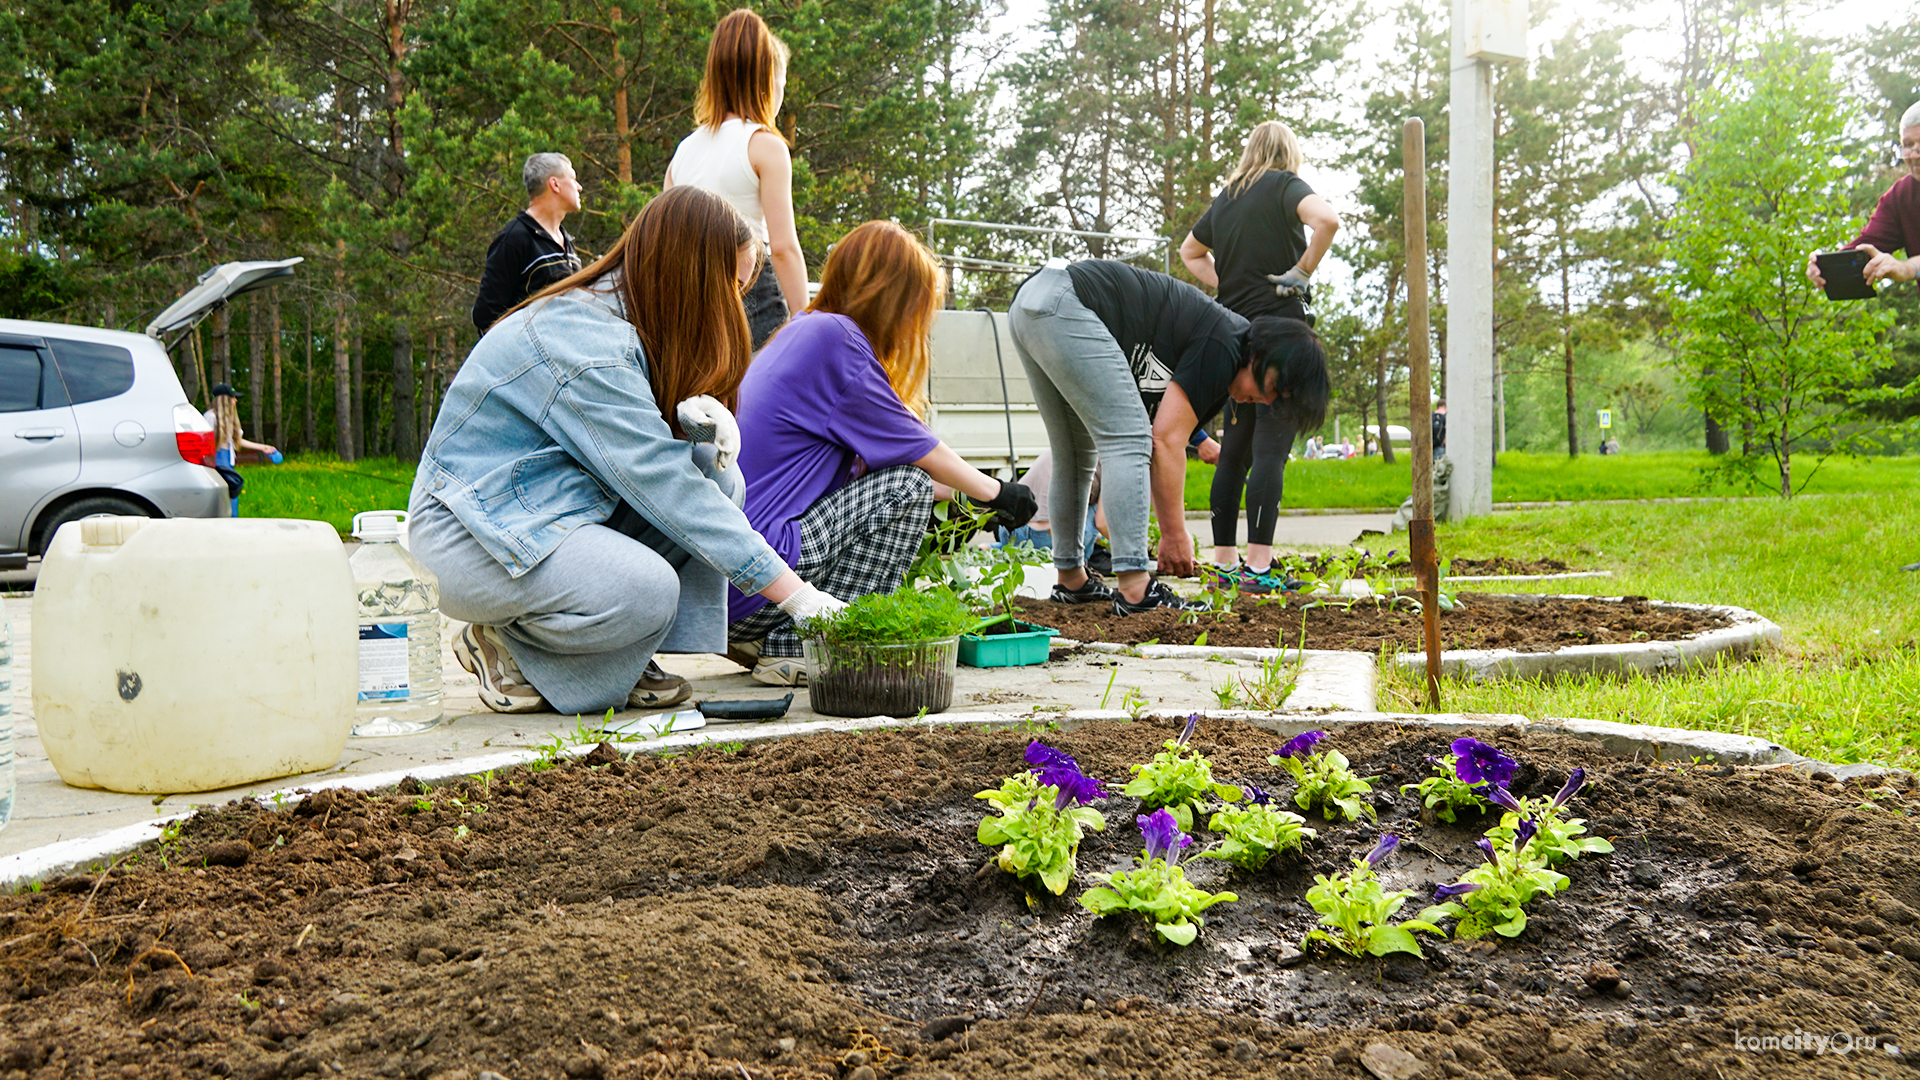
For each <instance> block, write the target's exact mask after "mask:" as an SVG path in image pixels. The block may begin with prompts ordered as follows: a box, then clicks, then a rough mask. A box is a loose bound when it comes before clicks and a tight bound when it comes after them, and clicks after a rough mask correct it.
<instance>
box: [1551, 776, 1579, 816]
mask: <svg viewBox="0 0 1920 1080" xmlns="http://www.w3.org/2000/svg"><path fill="white" fill-rule="evenodd" d="M1586 782H1587V770H1585V769H1575V770H1573V775H1572V776H1569V777H1567V782H1566V785H1565V786H1564V787H1562V788H1561V789H1560V794H1558V795H1555V796H1554V797H1553V808H1554V809H1555V810H1558V809H1560V808H1561V807H1562V806H1564V805H1566V802H1567V800H1568V799H1571V798H1573V796H1574V795H1575V793H1577V792H1578V791H1579V790H1580V789H1581V788H1582V787H1583V786H1585V785H1586Z"/></svg>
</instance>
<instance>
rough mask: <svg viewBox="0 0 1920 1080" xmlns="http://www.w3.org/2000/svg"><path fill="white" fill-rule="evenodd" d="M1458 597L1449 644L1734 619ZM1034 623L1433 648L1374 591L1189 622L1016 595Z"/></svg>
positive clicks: (1565, 637) (1560, 640)
mask: <svg viewBox="0 0 1920 1080" xmlns="http://www.w3.org/2000/svg"><path fill="white" fill-rule="evenodd" d="M1456 599H1457V600H1458V606H1457V607H1455V609H1454V610H1452V611H1446V612H1442V613H1441V615H1440V647H1441V648H1442V649H1448V650H1451V649H1512V650H1514V651H1516V652H1553V651H1555V650H1557V649H1563V648H1566V647H1567V646H1569V645H1605V644H1614V643H1620V642H1634V641H1674V640H1678V639H1680V638H1684V637H1688V636H1690V635H1692V634H1697V633H1700V632H1701V631H1704V630H1716V629H1719V628H1720V627H1723V626H1729V625H1731V620H1729V619H1728V618H1727V617H1726V616H1724V615H1721V614H1719V613H1717V612H1713V611H1706V610H1701V609H1698V608H1687V607H1667V606H1664V605H1655V604H1653V603H1650V602H1649V601H1648V600H1647V598H1646V597H1644V596H1628V597H1621V598H1620V599H1617V600H1593V599H1572V598H1566V599H1563V598H1559V597H1551V598H1542V599H1526V600H1515V599H1511V598H1508V597H1500V596H1488V595H1485V594H1480V593H1462V594H1460V595H1459V596H1458V597H1457V598H1456ZM1015 602H1016V603H1018V604H1019V605H1020V606H1021V608H1022V609H1023V611H1024V612H1025V614H1024V615H1023V616H1022V618H1025V619H1026V620H1028V621H1029V622H1034V623H1038V624H1040V625H1042V626H1051V627H1053V628H1054V629H1055V630H1058V631H1060V636H1061V637H1065V638H1071V639H1072V640H1075V641H1112V642H1118V643H1120V644H1123V645H1141V644H1145V643H1146V642H1149V641H1157V642H1159V643H1160V644H1162V645H1191V644H1193V643H1194V642H1195V641H1196V640H1197V639H1198V638H1199V637H1200V635H1201V634H1206V635H1207V641H1206V643H1207V644H1208V645H1245V646H1252V647H1255V648H1269V649H1271V648H1274V647H1275V646H1276V645H1285V646H1286V647H1287V648H1290V649H1291V648H1296V647H1299V646H1300V645H1301V632H1302V628H1303V627H1304V629H1305V633H1306V643H1305V647H1306V648H1309V649H1350V650H1357V651H1361V652H1370V653H1377V652H1379V651H1380V650H1381V649H1383V648H1388V647H1391V648H1392V649H1393V650H1394V651H1396V652H1417V651H1420V650H1422V649H1425V648H1426V645H1425V640H1426V639H1425V637H1424V634H1425V630H1424V623H1423V622H1422V620H1421V617H1420V615H1419V614H1418V613H1417V612H1413V611H1404V610H1394V609H1391V608H1389V607H1387V606H1386V604H1385V603H1384V602H1383V603H1378V604H1376V603H1375V602H1374V601H1373V600H1371V599H1364V600H1360V601H1359V602H1357V603H1355V604H1353V605H1352V606H1351V607H1348V608H1344V609H1343V608H1341V607H1340V606H1339V604H1340V603H1344V602H1345V601H1344V600H1343V601H1339V602H1338V603H1333V604H1322V605H1320V606H1318V607H1314V608H1311V609H1308V608H1307V605H1308V604H1311V603H1314V602H1315V601H1314V599H1313V598H1311V597H1303V596H1298V595H1287V596H1273V597H1253V596H1241V597H1240V598H1239V599H1238V600H1237V601H1235V603H1234V605H1233V609H1232V610H1231V611H1229V612H1226V613H1217V612H1209V613H1204V614H1202V615H1201V616H1200V617H1199V619H1197V620H1195V621H1192V622H1182V621H1181V617H1180V615H1179V613H1177V612H1171V611H1156V612H1150V613H1148V614H1144V615H1130V616H1127V617H1126V618H1120V617H1118V616H1116V615H1114V614H1113V611H1112V609H1110V608H1108V607H1106V606H1104V605H1101V604H1056V603H1054V602H1053V601H1051V600H1032V599H1025V598H1021V599H1017V600H1016V601H1015Z"/></svg>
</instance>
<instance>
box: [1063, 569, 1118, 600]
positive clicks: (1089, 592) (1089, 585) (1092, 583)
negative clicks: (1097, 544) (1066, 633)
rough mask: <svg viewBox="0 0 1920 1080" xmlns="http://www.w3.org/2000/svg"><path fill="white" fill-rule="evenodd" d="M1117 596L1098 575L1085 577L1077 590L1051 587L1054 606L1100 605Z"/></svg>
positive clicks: (1090, 574)
mask: <svg viewBox="0 0 1920 1080" xmlns="http://www.w3.org/2000/svg"><path fill="white" fill-rule="evenodd" d="M1119 595H1120V594H1119V593H1116V592H1114V591H1113V588H1112V587H1111V586H1109V585H1108V584H1107V583H1106V582H1104V581H1101V580H1100V575H1098V574H1092V573H1089V574H1088V575H1087V580H1086V583H1085V584H1083V585H1081V586H1080V587H1079V588H1077V589H1069V588H1067V587H1066V586H1065V585H1055V586H1054V587H1053V602H1054V603H1056V604H1102V603H1105V602H1107V601H1109V600H1113V599H1116V598H1117V597H1118V596H1119Z"/></svg>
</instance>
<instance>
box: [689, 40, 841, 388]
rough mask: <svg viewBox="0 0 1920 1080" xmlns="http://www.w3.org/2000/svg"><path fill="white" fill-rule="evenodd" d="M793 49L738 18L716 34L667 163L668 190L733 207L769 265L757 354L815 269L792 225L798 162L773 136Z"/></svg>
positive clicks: (750, 321) (753, 324) (757, 310)
mask: <svg viewBox="0 0 1920 1080" xmlns="http://www.w3.org/2000/svg"><path fill="white" fill-rule="evenodd" d="M787 55H788V54H787V47H786V45H785V44H784V43H783V42H781V40H780V39H779V38H777V37H774V36H773V31H771V30H769V29H767V24H766V23H765V22H762V21H761V19H760V16H758V15H755V14H754V13H753V12H751V11H747V10H745V9H742V10H739V11H734V12H731V13H730V14H728V15H727V16H726V17H725V18H723V19H721V20H720V25H718V26H716V27H714V30H713V40H712V42H711V43H709V44H708V46H707V70H706V74H705V75H703V76H702V77H701V79H700V91H699V96H698V97H697V98H695V100H694V106H693V116H694V120H695V121H696V122H698V123H699V125H700V126H699V127H697V128H695V129H694V131H693V134H691V135H688V136H687V137H686V138H684V139H682V140H680V146H679V148H678V149H676V150H675V151H674V152H673V160H672V161H671V162H670V163H668V165H667V176H666V185H665V186H666V187H667V188H669V189H671V188H673V187H675V186H676V185H679V184H692V185H694V186H696V187H703V188H707V189H709V190H711V191H714V192H716V193H718V194H719V195H720V197H721V198H723V199H726V200H727V202H728V203H729V204H730V205H731V206H732V207H733V208H734V209H735V210H737V211H739V212H740V216H741V217H743V218H745V219H746V220H747V224H748V226H749V227H750V228H752V230H753V238H754V239H755V240H756V241H758V242H759V244H760V245H761V246H762V247H763V248H765V249H766V250H767V252H768V257H767V259H766V261H765V263H764V264H763V265H762V267H761V269H760V274H759V276H757V277H756V278H754V280H753V284H751V285H749V286H748V287H747V292H746V295H745V297H744V298H743V303H744V304H745V305H746V310H747V326H748V328H749V329H750V330H751V331H752V335H753V347H754V349H755V350H758V349H759V348H760V347H761V346H762V345H764V344H766V341H767V339H768V338H769V337H771V336H773V332H774V331H775V330H778V329H779V328H780V324H781V323H784V322H786V321H787V315H788V313H789V312H794V311H799V310H800V309H801V308H803V307H806V305H807V264H806V260H805V259H804V258H802V256H801V253H800V235H799V233H797V232H795V231H794V224H793V158H792V155H791V154H790V153H789V152H788V149H787V140H786V139H784V138H782V137H781V136H780V133H779V131H777V130H776V129H775V128H774V118H775V117H776V116H778V115H779V113H780V103H781V101H782V99H783V98H785V96H786V92H787Z"/></svg>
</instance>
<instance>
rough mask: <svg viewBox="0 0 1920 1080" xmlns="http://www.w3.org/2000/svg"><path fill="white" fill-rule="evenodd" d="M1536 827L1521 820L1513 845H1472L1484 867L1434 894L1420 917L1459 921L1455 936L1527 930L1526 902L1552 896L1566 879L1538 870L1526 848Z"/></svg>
mask: <svg viewBox="0 0 1920 1080" xmlns="http://www.w3.org/2000/svg"><path fill="white" fill-rule="evenodd" d="M1537 832H1538V827H1537V826H1536V825H1535V824H1534V823H1533V822H1531V821H1524V820H1523V821H1521V822H1520V824H1519V825H1518V826H1517V827H1516V828H1515V831H1514V836H1513V841H1512V842H1511V843H1510V844H1506V845H1496V844H1495V843H1494V842H1493V841H1492V840H1489V839H1487V838H1485V837H1482V838H1481V839H1480V840H1479V841H1477V842H1476V846H1477V847H1479V849H1480V854H1481V855H1482V856H1483V857H1485V859H1486V862H1485V864H1484V865H1481V866H1477V867H1475V868H1473V869H1472V870H1469V871H1467V872H1466V873H1465V874H1464V875H1462V876H1461V878H1460V880H1459V881H1458V882H1456V883H1454V884H1452V885H1442V886H1440V887H1439V888H1438V889H1435V890H1434V893H1433V900H1434V905H1433V906H1432V907H1430V908H1428V909H1427V910H1425V911H1422V912H1421V913H1420V917H1421V918H1422V919H1426V920H1429V921H1432V920H1437V919H1441V918H1447V917H1452V918H1455V919H1458V920H1460V921H1459V923H1458V924H1456V925H1455V926H1454V930H1453V933H1454V936H1455V937H1463V938H1482V937H1486V936H1487V935H1488V934H1499V935H1500V936H1501V937H1518V936H1519V935H1520V932H1521V931H1522V930H1525V929H1526V928H1527V913H1526V911H1525V910H1523V909H1524V907H1525V906H1526V904H1527V902H1528V901H1530V900H1532V899H1533V898H1534V897H1536V896H1540V895H1543V894H1544V895H1547V896H1551V895H1553V894H1554V893H1556V892H1559V891H1560V890H1561V889H1564V888H1566V887H1567V876H1566V875H1565V874H1562V873H1559V872H1557V871H1554V870H1549V869H1547V868H1546V867H1545V866H1543V865H1541V863H1540V861H1539V858H1540V853H1539V852H1538V851H1535V850H1533V849H1530V848H1529V847H1528V846H1527V844H1528V841H1530V840H1533V839H1534V837H1535V834H1536V833H1537Z"/></svg>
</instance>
